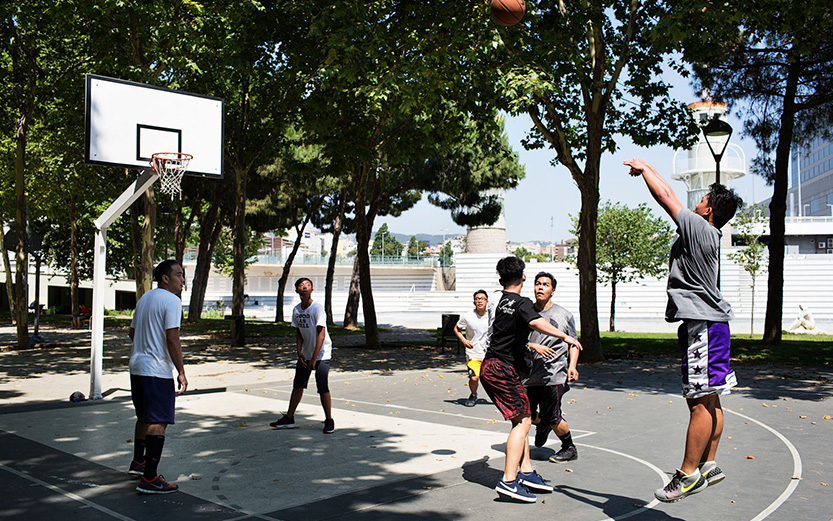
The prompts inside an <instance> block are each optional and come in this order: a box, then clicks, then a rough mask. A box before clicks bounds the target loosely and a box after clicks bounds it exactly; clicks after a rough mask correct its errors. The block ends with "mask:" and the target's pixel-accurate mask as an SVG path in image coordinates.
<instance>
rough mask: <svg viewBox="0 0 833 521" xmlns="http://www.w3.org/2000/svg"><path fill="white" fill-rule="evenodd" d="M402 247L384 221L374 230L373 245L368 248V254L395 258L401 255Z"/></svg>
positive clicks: (403, 246)
mask: <svg viewBox="0 0 833 521" xmlns="http://www.w3.org/2000/svg"><path fill="white" fill-rule="evenodd" d="M404 248H405V245H404V244H402V243H401V242H399V241H397V240H396V237H394V236H392V235H391V234H390V230H388V225H387V223H385V224H382V226H380V227H379V229H378V230H376V235H374V237H373V246H372V247H371V248H370V254H371V255H378V256H383V257H390V258H397V257H401V256H402V250H403V249H404Z"/></svg>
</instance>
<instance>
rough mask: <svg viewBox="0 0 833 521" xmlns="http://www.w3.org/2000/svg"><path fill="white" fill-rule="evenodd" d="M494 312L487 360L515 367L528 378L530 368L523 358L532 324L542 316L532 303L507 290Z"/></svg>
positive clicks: (502, 294)
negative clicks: (496, 360)
mask: <svg viewBox="0 0 833 521" xmlns="http://www.w3.org/2000/svg"><path fill="white" fill-rule="evenodd" d="M494 313H495V318H494V321H493V322H492V335H491V338H490V342H489V349H488V350H487V351H486V358H487V359H488V358H497V359H500V360H502V361H504V362H506V363H507V364H511V365H512V366H513V367H515V370H516V371H518V374H519V375H520V376H526V375H527V374H529V369H530V368H529V366H528V365H527V362H526V357H525V356H524V355H525V353H526V343H527V339H528V338H529V323H530V322H532V321H533V320H535V319H536V318H540V316H541V315H540V314H539V313H538V310H536V309H535V305H534V304H533V303H532V301H531V300H529V299H528V298H526V297H522V296H520V295H518V294H517V293H510V292H508V291H502V292H501V295H500V300H499V301H498V303H497V305H496V306H495V310H494Z"/></svg>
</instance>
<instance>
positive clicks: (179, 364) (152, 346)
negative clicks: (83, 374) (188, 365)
mask: <svg viewBox="0 0 833 521" xmlns="http://www.w3.org/2000/svg"><path fill="white" fill-rule="evenodd" d="M153 278H154V279H156V282H157V286H158V287H157V288H156V289H153V290H150V291H148V292H147V293H145V294H144V295H142V298H141V299H139V302H138V303H137V305H136V312H135V313H134V314H133V320H132V321H131V323H130V339H131V340H133V350H132V351H131V353H130V363H129V366H130V392H131V395H132V397H133V406H134V407H135V409H136V429H135V432H134V435H135V439H134V442H133V444H134V455H133V461H132V462H131V463H130V469H129V470H128V473H130V474H133V475H136V476H142V478H141V480H140V481H139V485H138V486H137V487H136V490H138V491H139V492H142V493H145V494H167V493H170V492H176V491H177V490H179V487H178V486H177V485H175V484H172V483H168V482H167V481H165V478H164V477H162V476H161V475H159V474H157V467H158V465H159V459H160V458H161V456H162V447H163V446H164V444H165V430H166V428H167V426H168V424H173V423H175V422H174V401H175V396H176V394H182V393H184V392H185V389H187V388H188V380H187V379H186V378H185V366H184V364H183V361H182V344H181V343H180V341H179V326H180V321H181V318H182V301H181V300H180V298H179V293H180V292H181V291H182V286H183V282H184V278H185V274H184V273H183V271H182V266H180V265H179V264H178V263H177V262H176V261H175V260H171V259H168V260H164V261H162V262H160V263H159V265H158V266H156V269H154V270H153ZM174 369H175V370H176V371H177V377H176V383H177V384H178V386H179V392H176V390H175V389H174V378H173V371H174Z"/></svg>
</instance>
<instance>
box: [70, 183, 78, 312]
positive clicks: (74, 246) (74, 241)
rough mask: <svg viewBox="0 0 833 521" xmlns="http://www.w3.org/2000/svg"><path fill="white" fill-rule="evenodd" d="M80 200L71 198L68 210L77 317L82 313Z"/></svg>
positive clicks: (72, 297)
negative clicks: (80, 287) (79, 246)
mask: <svg viewBox="0 0 833 521" xmlns="http://www.w3.org/2000/svg"><path fill="white" fill-rule="evenodd" d="M77 201H78V199H77V197H75V196H72V197H70V199H69V204H68V205H67V207H68V208H67V210H68V211H69V215H68V217H69V301H70V303H71V308H72V309H71V313H72V315H73V316H76V315H78V314H79V313H80V311H81V305H80V304H81V303H80V302H79V299H80V291H78V286H79V277H78V221H77V215H76V209H77V208H76V203H77Z"/></svg>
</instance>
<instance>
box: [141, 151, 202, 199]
mask: <svg viewBox="0 0 833 521" xmlns="http://www.w3.org/2000/svg"><path fill="white" fill-rule="evenodd" d="M193 158H194V156H192V155H191V154H183V153H181V152H159V153H156V154H153V156H151V160H150V165H151V166H152V167H153V171H154V172H156V173H157V174H159V183H160V187H159V188H160V190H162V193H163V194H168V195H170V196H171V200H173V199H174V196H175V195H177V194H179V197H180V199H181V198H182V174H184V173H185V170H187V169H188V163H190V162H191V160H192V159H193Z"/></svg>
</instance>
